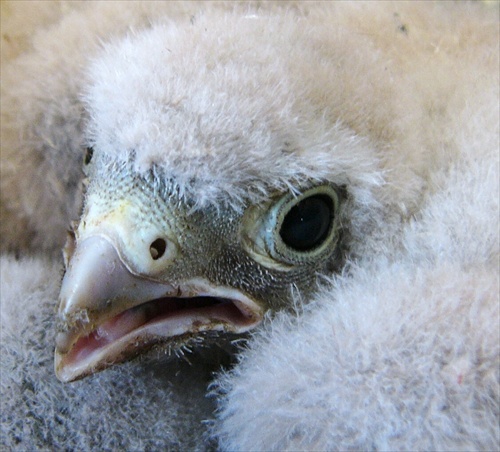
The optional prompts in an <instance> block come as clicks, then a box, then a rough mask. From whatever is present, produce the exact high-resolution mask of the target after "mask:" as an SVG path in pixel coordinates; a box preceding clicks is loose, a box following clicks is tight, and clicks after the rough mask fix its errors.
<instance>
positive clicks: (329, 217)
mask: <svg viewBox="0 0 500 452" xmlns="http://www.w3.org/2000/svg"><path fill="white" fill-rule="evenodd" d="M332 221H333V202H332V200H331V199H330V197H329V196H326V195H315V196H310V197H309V198H306V199H303V200H302V201H300V202H298V203H297V204H295V205H294V206H293V207H292V208H291V209H290V211H289V212H288V213H287V214H286V215H285V218H284V219H283V223H282V225H281V229H280V236H281V239H282V240H283V242H284V243H285V245H287V246H289V247H290V248H293V249H294V250H296V251H310V250H312V249H314V248H316V247H318V246H320V245H321V244H322V243H323V242H324V241H325V239H326V238H327V237H328V233H329V231H330V228H331V225H332Z"/></svg>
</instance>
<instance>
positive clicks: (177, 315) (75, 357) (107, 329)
mask: <svg viewBox="0 0 500 452" xmlns="http://www.w3.org/2000/svg"><path fill="white" fill-rule="evenodd" d="M186 320H187V321H188V323H187V326H186ZM255 322H256V318H255V317H254V316H253V315H252V314H251V313H250V312H249V311H248V310H245V309H244V308H243V306H242V304H241V303H239V302H237V301H235V300H231V299H227V298H219V297H209V296H199V297H193V298H174V297H163V298H158V299H155V300H151V301H147V302H146V303H143V304H140V305H138V306H135V307H133V308H130V309H127V310H126V311H123V312H121V313H120V314H118V315H116V316H114V317H112V318H111V319H108V320H107V321H105V322H104V323H102V324H101V325H99V326H98V327H97V328H96V329H94V330H93V331H91V332H90V333H89V334H87V335H86V336H81V337H80V338H79V339H78V340H77V341H76V343H75V345H74V346H73V347H72V349H71V351H70V353H69V356H68V361H69V362H78V361H82V360H84V359H85V358H87V357H88V356H89V355H91V354H93V353H95V352H97V351H99V350H101V349H103V348H104V347H106V346H107V345H109V344H112V343H114V342H117V341H119V340H120V339H122V338H124V337H125V336H128V335H131V336H132V337H133V338H134V339H137V338H139V337H140V335H141V332H146V331H147V329H148V328H149V327H152V326H155V325H161V326H162V327H163V326H164V332H162V335H163V336H164V337H174V336H177V335H179V328H180V329H181V330H182V331H180V334H182V333H186V332H195V331H196V330H200V329H199V327H200V326H201V325H207V324H208V325H210V324H211V325H214V324H219V325H220V324H226V325H232V326H233V327H235V328H233V329H235V330H238V329H239V330H243V329H245V328H244V327H245V326H249V325H252V324H254V323H255ZM207 329H213V328H210V327H209V328H204V330H207Z"/></svg>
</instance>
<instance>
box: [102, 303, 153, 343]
mask: <svg viewBox="0 0 500 452" xmlns="http://www.w3.org/2000/svg"><path fill="white" fill-rule="evenodd" d="M147 320H148V318H147V315H146V312H145V310H144V309H141V307H138V308H136V309H129V310H127V311H125V312H122V313H121V314H119V315H117V316H116V317H113V318H112V319H111V320H108V321H107V322H104V323H103V324H102V325H100V326H98V327H97V329H96V330H95V331H94V332H93V333H92V334H93V335H94V337H95V339H96V340H97V341H103V342H104V343H103V344H102V345H106V344H108V343H110V342H113V341H116V340H117V339H120V338H121V337H123V336H125V335H126V334H127V333H129V332H130V331H132V330H134V329H136V328H138V327H140V326H141V325H143V324H144V323H146V322H147Z"/></svg>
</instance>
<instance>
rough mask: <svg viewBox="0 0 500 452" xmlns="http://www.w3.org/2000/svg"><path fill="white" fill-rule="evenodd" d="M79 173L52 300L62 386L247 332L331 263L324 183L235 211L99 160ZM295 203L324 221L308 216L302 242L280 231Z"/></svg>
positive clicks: (311, 285) (334, 243)
mask: <svg viewBox="0 0 500 452" xmlns="http://www.w3.org/2000/svg"><path fill="white" fill-rule="evenodd" d="M86 170H87V175H88V188H87V192H86V199H85V207H84V211H83V214H82V217H81V219H80V222H79V225H78V227H77V228H76V231H75V237H74V238H71V240H70V241H69V242H68V246H67V250H66V255H67V261H68V265H67V272H66V275H65V278H64V281H63V285H62V289H61V296H60V302H61V304H60V308H59V334H58V338H57V344H56V373H57V375H58V377H59V378H60V379H61V380H63V381H71V380H74V379H77V378H81V377H83V376H85V375H88V374H91V373H93V372H95V371H97V370H100V369H103V368H105V367H108V366H109V365H111V364H113V363H115V362H119V361H123V360H125V359H128V358H130V357H132V356H136V355H137V354H138V353H140V352H141V351H142V350H145V349H147V348H149V347H151V346H152V345H155V344H158V343H162V344H169V343H170V344H172V343H175V344H177V345H178V344H182V343H183V342H184V340H188V339H189V338H190V337H192V336H196V335H199V334H201V333H203V332H207V331H227V332H233V333H242V332H245V331H248V330H249V329H251V328H253V327H254V326H256V325H257V324H258V323H259V322H260V321H261V319H262V317H263V315H264V314H265V313H266V312H267V311H268V310H272V311H275V310H280V309H286V308H287V307H288V306H290V305H291V301H292V296H293V291H298V293H301V294H303V295H306V296H307V295H308V294H310V292H311V291H313V290H314V289H315V287H316V282H317V278H318V275H319V274H326V273H331V272H332V270H333V271H334V270H335V269H338V268H339V267H340V266H341V264H342V262H341V260H342V259H341V254H342V253H341V247H340V243H341V240H340V239H341V231H340V226H339V208H340V204H341V202H340V199H341V194H340V190H339V189H338V188H336V187H334V186H332V185H329V184H317V185H310V186H308V187H301V193H300V194H299V195H295V196H294V195H292V194H291V193H276V194H273V196H271V197H270V198H269V199H268V200H267V201H265V202H262V203H259V204H257V205H246V206H242V207H241V208H240V207H239V206H233V205H230V204H224V205H220V206H213V205H210V206H205V207H202V208H197V207H196V206H195V203H194V202H193V201H192V200H190V199H189V198H187V197H186V196H185V195H184V194H183V193H181V192H180V190H179V189H178V187H177V185H176V183H175V180H174V179H173V178H171V177H170V178H169V177H167V176H166V175H165V174H161V173H160V172H159V171H157V170H151V171H149V172H147V173H145V174H140V173H138V172H136V171H134V170H133V169H132V168H131V166H130V165H129V164H126V163H121V162H117V161H111V160H110V159H109V157H106V156H104V155H95V156H93V158H92V162H89V164H88V165H87V168H86ZM310 199H313V201H312V202H310V201H307V200H310ZM304 200H305V202H304ZM301 202H302V203H301ZM299 203H301V204H300V206H304V205H306V206H307V205H309V206H310V205H312V207H310V209H311V208H312V209H313V213H315V212H316V210H314V209H315V208H316V207H315V206H316V205H317V204H318V205H319V207H320V208H321V209H320V210H319V212H322V214H323V217H324V218H323V220H322V223H321V222H320V224H319V226H318V225H317V223H318V221H320V220H314V219H313V220H311V221H312V223H310V224H311V225H312V226H311V227H312V229H311V233H312V234H314V233H315V232H314V231H315V230H317V235H318V238H317V240H316V241H317V242H318V243H315V242H313V246H310V247H308V248H307V249H294V248H293V247H292V246H290V244H289V243H285V242H286V241H290V240H293V232H294V231H292V239H289V238H287V239H286V240H284V239H283V237H282V235H283V234H282V232H283V228H284V227H285V226H284V224H286V225H287V226H286V227H288V224H289V223H290V222H292V221H295V220H294V218H293V216H294V215H293V214H292V215H290V212H291V210H292V209H293V208H294V207H295V206H297V205H299ZM307 203H309V204H307ZM296 211H297V209H296V210H295V211H294V212H296ZM325 212H326V213H325ZM318 215H319V214H318ZM295 216H297V214H296V215H295ZM313 217H314V216H313ZM313 217H311V218H313ZM285 218H286V219H287V220H285ZM314 218H316V217H314ZM301 220H304V219H303V218H299V221H301ZM285 221H286V223H285ZM305 221H307V218H306V219H305ZM308 226H309V224H308V223H306V224H305V225H302V227H303V228H305V229H303V230H305V231H306V232H307V234H308V233H309V229H308ZM318 231H319V232H318ZM299 232H300V230H299ZM283 236H285V235H283ZM307 240H314V239H309V238H307ZM307 240H306V245H307ZM301 247H302V248H304V245H303V244H302V245H301ZM152 300H155V301H154V302H153V301H152ZM174 307H175V308H174Z"/></svg>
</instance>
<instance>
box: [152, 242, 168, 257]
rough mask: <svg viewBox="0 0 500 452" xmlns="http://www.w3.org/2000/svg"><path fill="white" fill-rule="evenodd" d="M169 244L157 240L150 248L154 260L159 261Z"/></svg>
mask: <svg viewBox="0 0 500 452" xmlns="http://www.w3.org/2000/svg"><path fill="white" fill-rule="evenodd" d="M166 249H167V242H166V241H165V240H164V239H156V240H155V241H154V242H153V243H152V244H151V246H150V247H149V252H150V253H151V257H152V258H153V260H155V261H156V260H158V259H160V257H162V256H163V255H164V254H165V250H166Z"/></svg>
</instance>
